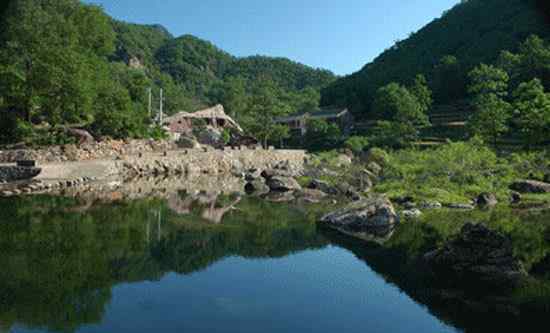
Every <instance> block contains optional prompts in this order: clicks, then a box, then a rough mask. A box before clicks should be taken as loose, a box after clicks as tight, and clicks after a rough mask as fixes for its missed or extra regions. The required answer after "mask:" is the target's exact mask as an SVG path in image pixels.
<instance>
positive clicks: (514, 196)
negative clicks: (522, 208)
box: [510, 191, 521, 204]
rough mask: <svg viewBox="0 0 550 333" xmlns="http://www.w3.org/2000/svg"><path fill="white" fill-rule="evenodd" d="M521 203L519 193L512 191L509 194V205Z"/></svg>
mask: <svg viewBox="0 0 550 333" xmlns="http://www.w3.org/2000/svg"><path fill="white" fill-rule="evenodd" d="M520 202H521V193H519V192H516V191H512V192H511V193H510V203H512V204H518V203H520Z"/></svg>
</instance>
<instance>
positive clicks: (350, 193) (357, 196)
mask: <svg viewBox="0 0 550 333" xmlns="http://www.w3.org/2000/svg"><path fill="white" fill-rule="evenodd" d="M346 197H348V198H349V199H350V200H352V201H361V200H363V196H362V195H361V194H359V192H357V191H355V190H354V189H353V188H349V189H348V190H347V191H346Z"/></svg>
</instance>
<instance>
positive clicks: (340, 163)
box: [336, 154, 353, 168]
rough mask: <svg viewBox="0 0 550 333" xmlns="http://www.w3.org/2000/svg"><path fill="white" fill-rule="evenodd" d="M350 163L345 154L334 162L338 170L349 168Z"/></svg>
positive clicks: (350, 159)
mask: <svg viewBox="0 0 550 333" xmlns="http://www.w3.org/2000/svg"><path fill="white" fill-rule="evenodd" d="M352 163H353V160H352V158H351V157H349V156H348V155H346V154H340V155H339V156H338V158H337V160H336V165H337V166H338V167H339V168H344V167H349V166H350V165H351V164H352Z"/></svg>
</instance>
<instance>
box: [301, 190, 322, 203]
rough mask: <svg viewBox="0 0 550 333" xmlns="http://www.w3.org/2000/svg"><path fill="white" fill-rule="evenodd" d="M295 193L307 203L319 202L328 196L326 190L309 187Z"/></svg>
mask: <svg viewBox="0 0 550 333" xmlns="http://www.w3.org/2000/svg"><path fill="white" fill-rule="evenodd" d="M295 194H296V196H297V197H300V198H301V199H302V200H303V201H304V202H306V203H319V202H321V201H322V200H323V199H324V198H325V197H326V196H327V194H326V193H325V192H322V191H319V190H313V189H309V188H306V189H303V190H301V191H297V192H296V193H295Z"/></svg>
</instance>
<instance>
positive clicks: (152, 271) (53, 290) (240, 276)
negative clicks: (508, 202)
mask: <svg viewBox="0 0 550 333" xmlns="http://www.w3.org/2000/svg"><path fill="white" fill-rule="evenodd" d="M110 198H111V199H112V200H111V199H109V200H106V199H105V197H104V196H103V197H102V198H93V197H80V198H67V197H25V198H19V199H15V198H10V199H3V200H0V221H1V223H0V267H2V269H1V270H0V331H1V330H4V331H10V330H11V329H13V328H14V327H19V326H24V327H29V328H35V329H37V330H42V329H48V330H50V331H56V332H73V331H77V330H80V329H82V328H84V327H88V325H91V324H100V323H103V321H104V320H105V318H106V317H109V314H111V311H112V309H111V307H110V306H109V305H110V304H111V305H112V304H113V302H115V300H116V299H117V298H116V297H115V290H116V289H117V288H119V287H118V286H121V285H122V284H123V283H132V284H137V285H140V288H142V289H140V290H141V291H142V292H143V291H144V290H145V291H146V292H147V293H153V294H151V297H148V298H147V299H144V300H141V301H140V302H141V303H139V306H140V309H141V310H143V309H144V308H146V309H147V311H151V312H155V313H157V312H162V311H163V310H162V309H161V307H160V305H158V304H157V303H155V301H154V299H156V301H157V302H158V301H159V299H161V298H162V297H161V296H162V295H164V294H159V295H157V296H158V297H156V296H155V297H153V295H154V292H152V291H151V290H153V289H154V290H156V289H157V288H158V289H163V288H168V289H169V285H170V283H172V284H177V285H178V288H182V289H181V290H185V293H188V294H189V295H194V296H193V297H194V298H193V302H194V303H196V304H195V305H196V306H197V307H201V309H206V310H203V311H204V313H203V314H202V315H204V316H205V318H203V319H204V321H205V322H208V321H212V320H213V319H216V318H211V317H210V311H214V308H216V309H218V310H220V311H222V310H223V312H224V313H226V314H227V315H228V316H237V315H238V316H244V319H246V320H250V321H254V320H256V321H258V322H262V323H263V321H260V318H259V317H258V318H256V317H254V315H256V314H257V315H258V316H260V312H261V311H260V309H263V307H265V309H264V310H265V312H266V313H277V311H281V309H280V308H270V307H269V306H273V302H275V303H277V304H278V301H277V298H278V297H280V298H285V299H286V298H291V296H293V295H290V293H294V294H296V295H299V297H298V296H297V297H298V298H299V299H300V302H303V303H304V304H301V305H300V306H299V308H300V309H302V310H301V311H303V312H300V316H298V314H294V313H292V312H291V311H290V312H285V311H284V310H285V308H283V309H282V311H283V312H284V316H285V318H287V319H288V320H295V322H296V323H300V322H302V321H303V320H304V319H303V318H309V317H307V316H308V315H309V316H313V312H311V311H309V312H308V307H310V308H311V309H313V308H318V307H319V306H320V305H319V304H321V303H331V304H332V303H334V304H337V305H338V304H339V305H338V306H336V307H335V308H334V309H335V311H336V312H334V313H333V314H332V315H333V316H334V317H333V319H334V320H332V321H333V322H338V323H340V325H344V326H345V325H346V323H348V322H349V321H350V320H352V319H353V318H352V317H353V316H354V315H356V314H358V313H359V314H361V316H360V318H355V319H356V320H357V322H362V323H363V324H361V325H364V327H361V328H364V329H365V330H369V329H372V330H373V331H376V327H377V326H376V325H374V324H372V323H370V322H369V320H367V319H370V320H372V318H371V317H372V316H370V315H369V313H364V312H363V309H361V308H358V307H359V306H364V307H366V308H369V309H370V311H373V309H374V308H378V307H382V306H383V305H382V304H370V305H369V304H368V302H367V301H365V300H361V302H359V301H357V298H361V295H369V297H371V298H372V299H374V300H377V301H379V302H385V300H386V298H385V297H388V296H387V295H391V297H390V299H391V300H392V301H394V302H397V301H396V299H395V297H398V296H396V295H399V294H400V293H399V292H397V293H396V292H395V291H394V290H393V289H394V288H395V286H397V287H398V288H399V290H400V291H401V292H402V294H403V293H404V294H405V295H407V296H401V298H400V300H399V304H400V305H399V306H402V307H403V308H396V309H395V310H393V311H395V312H396V315H397V314H403V313H414V314H415V316H418V317H411V318H410V319H409V320H410V321H411V322H410V323H407V322H403V323H395V325H397V326H394V328H397V329H399V330H401V331H403V332H407V331H408V328H409V329H410V327H411V325H413V323H414V324H418V325H420V324H422V325H424V326H422V325H420V326H421V327H430V328H431V329H432V331H440V330H433V329H434V327H439V328H441V330H444V329H445V330H447V329H448V328H447V327H444V325H442V326H441V325H440V324H439V320H441V321H443V322H446V323H448V324H452V325H453V326H455V327H459V328H461V329H463V330H464V331H468V332H470V331H472V332H476V331H480V332H481V331H487V330H493V329H498V330H500V331H509V330H511V329H512V328H513V329H514V330H518V329H519V328H527V327H533V326H535V325H538V324H540V323H541V322H543V320H545V313H542V314H541V312H540V309H541V307H540V306H539V305H540V304H543V305H544V304H550V303H548V300H549V299H550V297H548V296H549V295H550V292H547V291H544V290H550V288H548V285H549V283H548V282H544V281H546V280H544V281H543V282H541V283H539V284H537V285H536V288H539V289H537V290H535V291H533V290H531V291H530V292H532V293H536V295H540V297H539V298H538V302H539V303H540V304H535V303H533V302H531V303H528V304H527V306H524V307H523V308H519V310H518V308H516V307H512V306H507V304H506V302H505V301H504V302H503V301H502V300H501V301H500V302H498V301H497V302H493V303H490V304H492V305H493V306H492V307H486V305H487V303H483V302H478V303H476V302H474V301H475V300H476V297H477V296H478V295H477V294H475V293H472V294H469V292H468V291H466V290H462V289H457V288H452V287H453V286H449V285H447V284H445V283H444V282H445V281H437V280H433V279H432V278H431V277H430V276H428V275H427V274H424V273H425V272H426V270H425V269H424V267H423V266H422V263H421V262H420V261H418V260H417V259H415V258H418V257H420V256H421V254H423V253H425V252H427V251H429V250H430V249H431V248H433V247H434V246H435V245H436V244H439V243H441V242H442V241H444V239H445V232H444V231H445V230H444V229H443V228H447V227H448V228H458V227H455V224H457V223H456V221H454V220H453V217H452V216H450V215H447V216H445V218H446V219H447V220H448V224H445V223H443V222H442V223H440V224H439V225H438V227H437V228H436V227H434V226H433V225H430V224H427V223H404V224H402V225H401V226H400V227H399V228H398V229H397V230H391V232H389V233H384V234H383V235H377V236H378V237H380V236H381V237H382V238H383V239H384V246H378V245H372V246H367V245H365V243H364V242H361V241H354V240H351V239H349V238H346V237H342V236H340V235H338V234H336V233H334V232H330V231H327V230H318V229H317V227H316V225H315V223H314V222H315V216H314V215H311V216H310V215H308V214H305V213H304V211H302V210H300V209H299V208H296V207H293V206H288V205H285V204H272V203H269V202H266V201H261V200H259V199H253V198H249V197H240V196H238V195H233V196H226V195H220V194H216V193H207V192H199V193H196V192H192V193H189V192H186V191H179V192H172V193H166V194H165V195H164V197H163V199H160V198H159V199H155V198H149V199H140V200H132V201H127V200H122V199H120V198H116V197H113V196H110ZM496 215H498V214H496ZM436 218H437V219H441V220H443V217H436ZM499 218H500V219H504V220H507V221H508V220H509V218H508V216H507V215H505V216H503V217H499ZM544 219H545V215H542V216H540V217H538V220H537V218H531V217H530V218H529V221H530V222H532V223H533V224H532V225H533V226H534V227H533V228H534V229H532V230H531V229H525V228H523V229H517V230H516V229H513V228H512V227H511V226H510V225H506V227H507V228H509V229H512V230H513V231H514V232H516V233H517V235H516V234H513V235H514V237H517V238H518V239H519V240H520V241H519V242H517V243H518V244H522V242H521V239H523V238H525V239H531V240H533V239H535V240H539V242H538V243H537V244H539V243H540V244H539V246H540V248H541V251H531V252H533V253H536V256H534V257H533V258H527V257H525V258H523V259H524V260H525V261H529V260H530V261H532V262H533V263H535V262H538V261H540V259H541V258H544V256H545V255H547V252H546V249H547V247H546V245H544V244H545V243H544V239H545V238H544V237H545V231H544V230H546V229H544V228H545V227H544V224H543V223H541V222H542V221H543V220H544ZM529 232H532V234H528V233H529ZM539 234H540V235H539ZM389 236H391V237H389ZM378 237H377V239H378ZM536 237H539V238H536ZM523 243H525V242H523ZM541 244H542V245H541ZM329 245H330V246H329ZM521 246H527V245H524V244H523V245H521ZM532 246H533V245H530V247H532ZM530 250H531V249H530ZM543 250H544V251H543ZM517 251H518V253H521V251H523V249H522V248H518V249H517ZM349 252H352V253H353V254H354V255H355V256H356V257H357V258H358V259H360V260H357V259H355V260H354V261H353V260H350V259H349V258H348V256H347V254H349ZM525 252H526V253H527V251H525ZM531 252H528V253H531ZM251 258H252V259H255V260H247V259H251ZM261 258H264V259H268V260H267V261H262V260H258V259H261ZM274 258H284V259H281V261H279V262H278V266H277V269H280V271H279V270H274V271H269V275H262V274H265V271H266V269H267V270H269V269H272V267H273V266H272V262H271V260H273V259H274ZM341 262H346V265H347V266H342V265H340V264H339V263H341ZM217 265H221V267H222V268H223V269H222V270H221V271H216V272H220V273H219V274H222V275H220V276H214V277H213V276H212V275H211V274H204V275H203V274H202V273H203V271H205V270H206V269H207V268H208V269H211V268H212V267H218V266H217ZM217 269H220V268H219V267H218V268H217ZM301 270H303V271H301ZM370 270H373V271H374V272H375V273H374V272H371V271H370ZM296 272H299V274H297V273H296ZM170 273H177V274H178V275H173V274H170ZM182 276H186V277H194V278H193V281H194V282H193V284H190V285H187V284H185V283H184V282H182V279H181V278H178V277H182ZM319 276H324V277H327V280H318V279H319ZM380 277H382V278H383V279H384V280H383V281H382V282H383V283H381V282H380V281H378V280H380ZM202 279H205V281H202ZM144 281H152V282H154V283H152V284H149V285H145V286H142V284H143V282H144ZM244 281H248V283H254V284H255V285H254V286H247V285H246V283H245V282H244ZM350 281H353V284H351V285H350V286H349V287H346V286H347V285H348V284H350V283H351V282H350ZM264 284H265V286H264ZM371 284H372V286H371ZM190 286H194V287H196V288H198V289H194V288H192V287H190ZM252 287H256V288H258V289H260V290H262V291H265V295H264V297H266V298H265V299H264V298H255V296H250V297H252V298H253V301H254V302H252V301H251V299H250V297H249V298H247V299H246V302H245V301H244V300H243V298H242V297H243V295H245V294H247V293H249V295H252V293H251V292H250V289H247V288H252ZM128 288H130V287H128ZM186 288H187V289H186ZM201 288H207V289H208V290H203V289H201ZM271 288H273V290H278V293H279V294H270V293H269V290H270V289H271ZM289 288H295V289H294V290H292V291H290V290H289ZM372 288H376V290H372ZM545 288H546V289H545ZM119 289H120V288H119ZM123 289H124V288H123ZM176 290H180V289H176ZM231 291H232V292H231ZM255 291H257V290H255ZM331 291H338V293H342V294H337V295H335V294H331ZM119 292H120V291H119ZM135 292H136V291H135V290H134V291H127V292H126V294H124V293H123V295H124V297H125V298H127V299H132V297H133V296H135ZM170 292H172V293H173V292H174V290H172V289H170ZM284 292H287V293H289V294H286V295H285V294H281V293H284ZM374 292H377V293H380V294H387V295H385V296H384V297H375V296H373V295H370V294H369V293H374ZM523 292H525V293H527V292H529V290H527V291H523ZM159 293H160V291H159ZM201 293H209V296H212V297H213V298H212V301H211V302H212V303H208V301H207V299H203V298H204V295H202V294H201ZM327 295H331V297H337V298H330V297H328V296H327ZM171 296H173V295H171V294H168V296H166V298H168V299H171V298H170V297H171ZM214 296H215V297H214ZM119 297H120V296H119ZM189 297H191V296H189ZM269 297H270V298H269ZM365 297H366V296H365ZM369 297H366V298H369ZM409 297H410V299H412V300H414V301H415V302H417V303H420V304H423V305H425V306H427V308H428V310H429V311H430V312H431V313H432V314H433V315H435V316H436V317H437V318H438V319H439V320H437V319H435V318H433V317H431V316H427V315H426V311H425V310H424V309H422V308H420V307H418V306H417V305H416V304H414V302H411V301H410V299H409ZM520 297H525V296H524V295H520ZM354 298H355V299H356V302H355V303H353V302H352V301H351V300H352V299H354ZM336 299H337V300H338V302H340V303H338V302H336V303H335V300H336ZM251 302H252V303H251ZM199 305H200V306H199ZM508 305H510V304H508ZM112 306H114V305H112ZM285 306H287V307H290V306H291V304H285ZM327 306H328V305H326V304H323V307H327ZM170 309H172V308H170ZM170 309H167V310H166V311H175V310H173V309H172V310H170ZM208 309H210V310H208ZM331 309H332V308H331ZM365 311H366V310H365ZM518 311H519V312H518ZM257 312H258V313H257ZM548 312H550V310H549V311H548ZM548 312H547V313H548ZM547 313H546V314H547ZM139 315H143V314H142V313H140V314H139ZM262 315H265V314H262ZM174 316H176V313H175V312H174ZM301 316H304V317H301ZM313 317H314V316H313ZM331 318H332V317H330V316H329V317H328V318H318V319H317V321H318V322H319V323H321V322H322V323H325V321H324V320H327V321H328V320H330V319H331ZM342 318H347V319H342ZM400 318H401V317H400ZM118 319H119V320H120V318H118ZM244 319H243V320H244ZM268 319H269V318H263V320H264V321H265V320H268ZM197 320H198V319H197ZM389 320H390V319H389ZM390 321H391V320H390ZM258 322H256V324H257V325H258V326H256V328H258V329H259V328H260V327H262V326H261V325H259V324H258ZM388 323H389V322H388ZM370 325H372V326H370ZM438 325H439V326H438ZM329 327H330V329H331V330H332V331H333V330H336V329H338V327H332V326H326V327H325V328H324V331H328V328H329ZM218 328H219V327H218ZM262 328H265V327H262ZM305 328H306V327H304V329H305ZM355 329H356V327H355ZM341 330H342V331H354V329H353V328H350V327H349V326H348V327H347V329H345V328H344V327H342V328H341ZM272 331H275V330H272ZM427 331H430V330H427Z"/></svg>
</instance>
